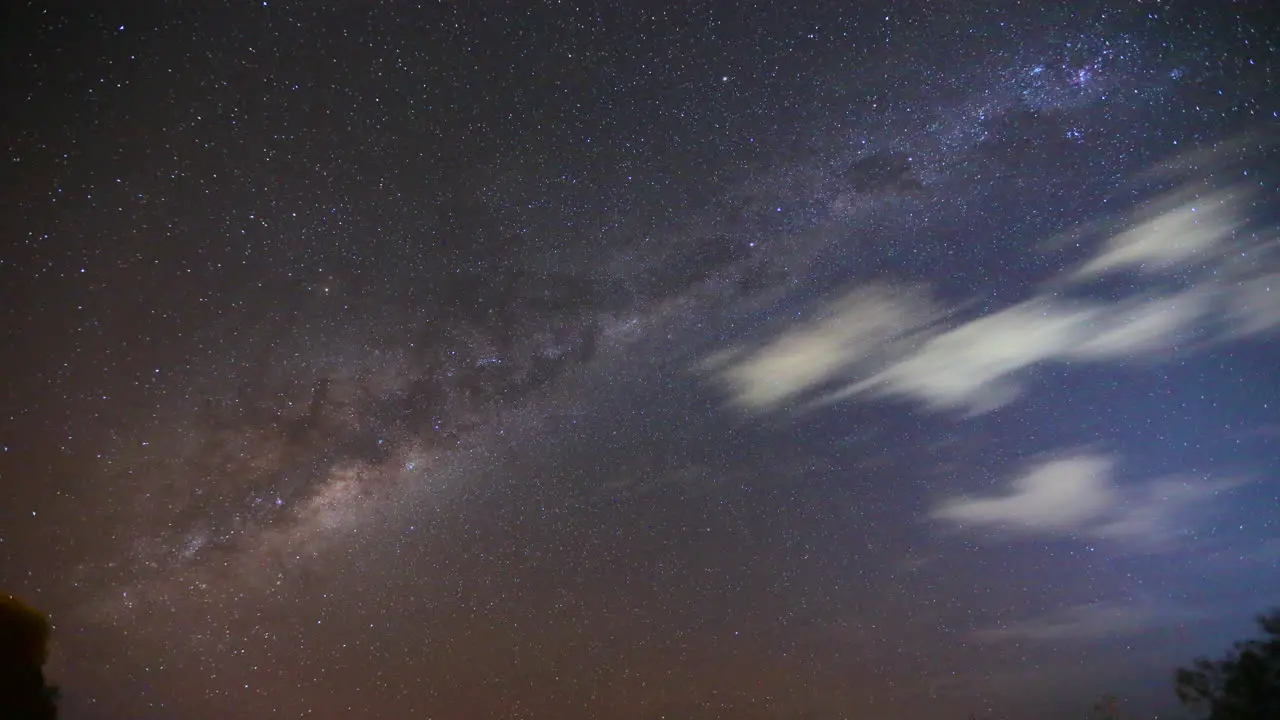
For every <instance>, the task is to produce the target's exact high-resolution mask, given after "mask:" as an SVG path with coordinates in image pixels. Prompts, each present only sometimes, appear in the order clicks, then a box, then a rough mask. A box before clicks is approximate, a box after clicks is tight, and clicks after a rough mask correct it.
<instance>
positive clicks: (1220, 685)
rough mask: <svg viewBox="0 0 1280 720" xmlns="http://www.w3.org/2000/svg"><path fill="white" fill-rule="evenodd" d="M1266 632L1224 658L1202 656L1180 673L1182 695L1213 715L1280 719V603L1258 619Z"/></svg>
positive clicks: (1213, 718)
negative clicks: (1209, 658) (1216, 658)
mask: <svg viewBox="0 0 1280 720" xmlns="http://www.w3.org/2000/svg"><path fill="white" fill-rule="evenodd" d="M1258 625H1259V627H1260V628H1261V629H1262V633H1263V634H1262V637H1260V638H1255V639H1253V640H1245V641H1242V642H1238V643H1236V645H1235V647H1234V648H1233V649H1232V650H1231V651H1230V652H1229V653H1227V655H1226V656H1225V657H1223V658H1222V659H1220V660H1207V659H1205V658H1200V659H1197V660H1196V661H1195V663H1194V664H1193V665H1192V667H1190V668H1180V669H1179V670H1178V671H1177V673H1176V676H1175V681H1176V683H1177V691H1178V699H1179V700H1181V701H1182V703H1183V704H1184V705H1186V706H1188V707H1191V708H1195V709H1198V710H1201V711H1202V712H1204V717H1206V718H1207V719H1208V720H1276V719H1277V718H1280V608H1277V609H1275V610H1272V611H1271V612H1270V613H1269V614H1267V615H1263V616H1260V617H1259V618H1258Z"/></svg>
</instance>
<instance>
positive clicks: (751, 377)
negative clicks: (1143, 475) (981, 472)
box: [713, 188, 1280, 414]
mask: <svg viewBox="0 0 1280 720" xmlns="http://www.w3.org/2000/svg"><path fill="white" fill-rule="evenodd" d="M1248 198H1249V194H1248V192H1247V190H1242V189H1232V190H1229V191H1224V192H1221V193H1217V194H1208V195H1205V196H1203V197H1202V196H1201V195H1200V194H1199V188H1193V189H1190V190H1186V191H1183V192H1180V193H1172V194H1171V195H1169V196H1168V197H1166V198H1164V199H1161V200H1159V201H1157V202H1155V203H1153V204H1152V209H1149V210H1147V211H1146V212H1145V213H1144V214H1143V215H1142V216H1141V217H1139V218H1137V219H1135V220H1133V221H1132V223H1133V224H1132V227H1131V228H1130V229H1128V230H1125V231H1123V232H1121V233H1119V234H1117V235H1115V236H1113V237H1112V238H1111V239H1109V240H1107V241H1106V242H1104V243H1103V244H1102V246H1101V247H1100V248H1099V250H1098V251H1097V252H1096V253H1095V254H1094V256H1093V257H1092V258H1090V259H1089V260H1087V261H1085V262H1084V263H1083V264H1082V265H1081V266H1080V267H1079V268H1078V269H1076V270H1074V271H1065V272H1064V273H1062V274H1061V275H1060V276H1059V277H1058V278H1057V279H1056V280H1055V281H1053V282H1051V283H1049V284H1048V285H1047V286H1046V287H1045V288H1044V289H1043V290H1041V291H1040V292H1038V293H1036V294H1034V295H1033V296H1032V297H1030V298H1029V299H1027V300H1024V301H1022V302H1020V303H1017V304H1015V305H1012V306H1010V307H1007V308H1004V309H1002V310H998V311H996V312H993V313H991V314H988V315H985V316H982V317H978V318H975V319H972V320H969V321H967V322H964V323H962V324H960V325H958V326H953V327H950V328H946V327H942V326H940V324H938V323H936V321H937V319H938V318H939V317H941V313H939V312H938V311H937V310H936V309H934V308H932V307H930V306H929V304H928V303H927V302H926V301H923V300H921V294H920V293H919V292H916V291H912V292H909V291H906V290H900V289H896V288H891V287H887V286H883V285H877V286H871V287H869V288H864V289H862V290H857V291H854V292H853V293H850V294H848V295H846V296H845V297H843V298H841V299H840V300H839V301H837V302H836V303H833V304H832V305H831V306H830V307H829V308H828V311H827V312H826V313H825V314H824V315H823V316H822V317H821V318H819V319H817V320H814V321H810V322H808V323H805V324H802V325H799V326H796V327H793V328H790V329H787V330H784V331H783V332H781V333H780V334H779V335H778V336H777V337H775V338H774V339H773V340H771V341H769V342H767V343H765V344H764V345H762V346H761V347H760V348H759V349H757V350H755V351H753V352H749V353H731V354H728V355H725V356H722V357H720V358H718V360H717V363H716V364H715V365H714V367H713V370H714V372H715V373H716V374H717V376H718V378H719V380H720V381H721V382H722V383H723V384H724V385H725V386H726V387H727V388H728V389H729V392H730V395H731V397H732V400H733V402H734V403H735V404H737V405H738V406H740V407H742V408H744V409H746V410H749V411H753V412H766V411H771V410H775V409H777V408H779V407H781V406H783V405H786V404H788V403H790V402H793V401H795V400H797V399H805V398H807V399H808V400H809V401H811V403H812V404H813V405H825V404H828V403H832V402H837V401H840V400H845V399H849V398H853V397H865V396H877V395H879V396H891V397H901V398H906V399H909V400H913V401H916V402H919V403H921V404H922V405H924V406H925V407H927V408H930V409H934V410H960V411H964V412H968V413H970V414H974V413H982V412H988V411H991V410H995V409H997V408H1000V407H1001V406H1003V405H1006V404H1008V403H1010V402H1012V401H1013V400H1015V399H1016V398H1017V397H1019V395H1020V394H1021V393H1022V392H1023V390H1024V384H1025V382H1026V378H1027V376H1028V371H1030V370H1031V369H1032V368H1034V367H1036V366H1038V365H1042V364H1046V363H1071V362H1090V363H1108V362H1123V361H1126V360H1130V359H1135V358H1143V357H1148V358H1150V357H1159V356H1161V355H1162V354H1165V353H1167V352H1168V351H1170V350H1172V349H1175V348H1179V347H1183V346H1187V345H1189V343H1185V342H1184V341H1186V340H1188V339H1192V338H1196V339H1202V338H1207V339H1209V340H1211V341H1225V340H1229V339H1231V338H1235V337H1240V336H1244V335H1255V334H1259V333H1263V332H1268V331H1271V330H1273V329H1275V328H1277V327H1280V273H1275V272H1271V273H1268V272H1266V271H1265V268H1267V267H1271V268H1272V269H1274V267H1275V263H1274V262H1272V260H1274V258H1270V259H1268V258H1266V257H1263V254H1262V253H1258V255H1259V259H1257V260H1256V261H1251V262H1250V263H1244V264H1242V263H1241V261H1240V259H1239V258H1237V257H1234V255H1238V254H1239V253H1235V252H1234V251H1233V250H1232V249H1231V248H1234V247H1235V245H1236V244H1238V242H1239V241H1238V240H1235V239H1233V238H1235V237H1236V236H1237V235H1239V234H1240V232H1239V231H1240V229H1241V228H1242V227H1243V226H1244V225H1245V223H1246V220H1247V218H1248V214H1247V212H1246V210H1247V202H1246V201H1247V199H1248ZM1249 242H1251V243H1253V246H1254V247H1255V249H1261V248H1264V247H1266V244H1265V243H1261V244H1260V243H1259V242H1255V241H1253V240H1250V241H1249ZM1195 266H1203V267H1202V268H1201V269H1200V270H1196V271H1194V272H1186V271H1188V270H1189V269H1190V268H1193V267H1195ZM1120 271H1137V272H1139V273H1141V274H1147V275H1152V274H1156V273H1165V274H1167V275H1168V276H1169V278H1168V279H1173V280H1174V281H1176V282H1178V283H1180V284H1182V285H1183V288H1182V289H1179V290H1172V291H1170V290H1167V289H1164V288H1159V289H1157V287H1156V286H1154V285H1153V286H1151V287H1150V288H1148V289H1147V290H1146V291H1143V290H1142V288H1141V287H1138V288H1137V289H1136V290H1135V292H1133V293H1132V294H1131V295H1130V296H1129V297H1125V298H1121V299H1119V300H1115V301H1110V302H1103V301H1100V300H1089V301H1086V300H1077V301H1070V300H1067V299H1064V297H1063V294H1062V293H1063V292H1064V291H1065V290H1072V289H1073V288H1074V289H1081V288H1082V287H1087V284H1088V283H1092V282H1094V281H1096V280H1099V279H1101V278H1103V277H1105V276H1107V275H1111V274H1113V273H1116V272H1120ZM831 388H835V389H831ZM824 391H826V392H825V394H823V393H824ZM815 397H816V400H815V399H814V398H815Z"/></svg>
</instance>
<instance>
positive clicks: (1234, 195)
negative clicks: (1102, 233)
mask: <svg viewBox="0 0 1280 720" xmlns="http://www.w3.org/2000/svg"><path fill="white" fill-rule="evenodd" d="M1242 195H1243V193H1241V192H1239V191H1234V192H1233V191H1224V192H1220V193H1216V194H1212V195H1209V196H1206V197H1200V196H1199V193H1198V192H1196V189H1195V188H1192V189H1188V190H1186V191H1184V192H1181V193H1175V194H1173V195H1170V196H1169V197H1167V198H1164V199H1163V200H1162V201H1160V202H1158V203H1157V204H1156V205H1155V207H1156V211H1155V212H1154V213H1151V214H1150V216H1149V217H1148V218H1147V219H1145V220H1141V221H1139V222H1138V223H1137V224H1136V225H1134V226H1133V227H1132V228H1130V229H1128V230H1125V231H1124V232H1121V233H1119V234H1117V235H1115V236H1114V237H1112V238H1111V239H1109V240H1108V241H1107V242H1106V243H1105V244H1104V245H1103V247H1102V249H1101V250H1100V252H1099V253H1098V254H1097V255H1095V256H1094V257H1093V259H1091V260H1089V261H1088V262H1086V263H1085V264H1084V266H1083V267H1081V268H1080V269H1079V270H1077V271H1076V272H1075V273H1074V274H1073V277H1074V279H1076V280H1087V279H1092V278H1096V277H1101V276H1103V275H1106V274H1109V273H1113V272H1117V271H1121V270H1137V271H1139V272H1143V273H1160V272H1168V271H1170V270H1174V269H1177V268H1179V267H1181V266H1185V265H1189V264H1192V263H1196V262H1205V261H1209V260H1213V259H1215V258H1216V257H1217V256H1218V255H1219V254H1220V253H1219V246H1220V245H1221V243H1222V242H1223V241H1225V240H1226V239H1227V238H1229V237H1230V236H1231V233H1233V232H1234V231H1235V230H1236V229H1237V228H1239V227H1240V226H1241V225H1243V224H1244V220H1245V218H1246V217H1247V216H1246V214H1245V213H1244V212H1243V208H1242V207H1241V204H1240V201H1241V199H1242Z"/></svg>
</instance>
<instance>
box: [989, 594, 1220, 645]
mask: <svg viewBox="0 0 1280 720" xmlns="http://www.w3.org/2000/svg"><path fill="white" fill-rule="evenodd" d="M1195 617H1199V615H1198V614H1197V613H1194V612H1192V611H1189V610H1186V609H1182V608H1177V607H1173V606H1168V605H1158V604H1134V605H1124V604H1120V603H1109V602H1099V603H1088V604H1083V605H1073V606H1071V607H1067V608H1064V609H1062V610H1058V611H1055V612H1051V613H1047V614H1045V615H1041V616H1039V617H1034V618H1031V619H1028V620H1022V621H1019V622H1014V623H1007V624H1003V625H999V626H997V627H991V628H984V629H980V630H977V631H975V632H974V633H973V637H974V639H976V640H980V641H983V642H1012V641H1024V640H1033V641H1037V640H1038V641H1054V642H1057V641H1063V640H1086V641H1087V640H1097V639H1101V638H1115V637H1119V636H1124V635H1131V634H1134V633H1139V632H1143V631H1146V630H1151V629H1154V628H1158V627H1163V626H1165V625H1169V624H1172V623H1176V622H1182V621H1185V620H1189V619H1192V618H1195Z"/></svg>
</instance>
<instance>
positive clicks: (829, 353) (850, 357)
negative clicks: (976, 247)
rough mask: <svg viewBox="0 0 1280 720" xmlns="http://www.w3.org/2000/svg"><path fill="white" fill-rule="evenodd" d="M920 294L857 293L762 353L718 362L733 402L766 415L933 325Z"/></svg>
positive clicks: (878, 288) (880, 288) (873, 289)
mask: <svg viewBox="0 0 1280 720" xmlns="http://www.w3.org/2000/svg"><path fill="white" fill-rule="evenodd" d="M931 314H932V309H931V307H930V305H929V303H928V301H927V300H926V299H924V298H923V297H921V296H920V295H919V294H918V293H915V292H911V291H907V290H903V289H899V288H893V287H889V286H885V285H873V286H869V287H866V288H861V289H858V290H855V291H853V292H851V293H849V294H847V295H845V296H844V297H842V298H840V299H839V300H837V301H836V302H834V303H832V304H831V305H829V306H828V307H827V308H826V309H825V311H824V312H823V313H821V315H820V316H819V317H818V318H816V319H814V320H811V321H810V322H807V323H805V324H802V325H799V326H797V327H794V328H792V329H789V330H787V331H785V332H783V333H782V334H780V335H779V336H778V337H777V338H775V339H774V340H772V341H771V342H769V343H767V344H765V345H763V346H762V347H760V348H758V349H756V350H754V351H751V352H748V353H743V354H741V355H738V356H735V355H730V356H728V357H725V358H719V359H717V360H715V361H713V364H718V365H720V366H721V367H722V370H721V372H720V379H721V381H722V382H723V383H724V384H725V385H727V386H728V388H729V389H730V391H731V393H732V396H733V399H734V401H735V402H736V403H737V404H738V405H740V406H742V407H744V408H747V409H750V410H767V409H771V408H774V407H776V406H778V405H781V404H783V403H786V402H788V401H790V400H791V399H793V398H795V397H797V396H799V395H801V394H803V393H805V392H808V391H810V390H813V389H816V388H819V387H822V386H823V385H825V384H827V383H830V382H831V381H832V380H833V379H836V378H840V377H842V376H844V374H845V373H847V372H849V371H851V370H852V369H853V368H855V367H857V366H859V365H860V364H861V363H862V362H864V361H866V360H868V359H869V358H871V357H872V356H873V355H875V354H876V353H878V352H882V351H883V350H884V349H885V348H886V347H887V346H888V345H890V344H891V343H893V342H894V341H896V340H899V339H901V338H902V337H904V336H905V335H907V334H908V333H910V332H911V331H913V330H915V329H916V328H918V327H920V326H921V325H923V324H924V323H926V322H928V320H929V318H930V316H931Z"/></svg>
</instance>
